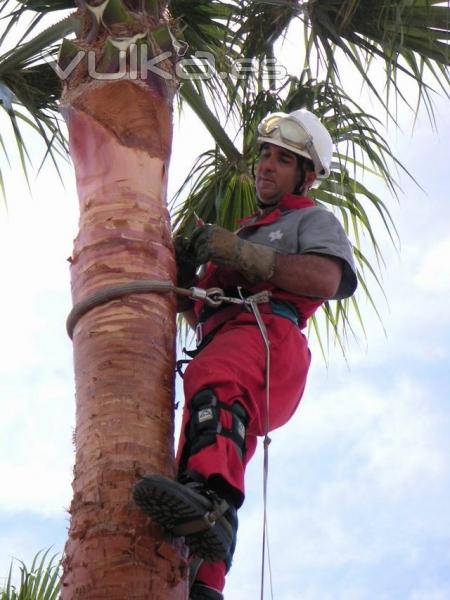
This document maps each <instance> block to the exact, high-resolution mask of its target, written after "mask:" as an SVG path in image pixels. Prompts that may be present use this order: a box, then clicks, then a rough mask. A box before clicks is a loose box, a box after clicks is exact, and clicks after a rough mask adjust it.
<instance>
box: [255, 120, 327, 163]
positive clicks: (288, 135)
mask: <svg viewBox="0 0 450 600" xmlns="http://www.w3.org/2000/svg"><path fill="white" fill-rule="evenodd" d="M258 133H259V135H260V136H262V137H266V138H267V137H269V138H272V139H274V140H278V141H280V142H282V143H284V144H287V145H288V146H292V148H293V152H295V149H297V150H298V151H300V152H302V153H303V152H305V153H306V154H307V156H309V158H310V159H311V160H312V161H313V163H314V167H315V168H316V169H317V170H318V172H319V173H321V172H323V171H324V167H323V164H322V161H321V160H320V158H319V155H318V154H317V152H316V149H315V147H314V142H313V137H312V135H311V134H310V133H308V131H307V130H306V129H305V128H304V127H303V126H302V125H301V124H300V123H299V122H298V121H297V120H296V119H293V118H291V117H289V115H286V113H272V114H271V115H268V116H267V117H266V118H265V119H263V120H262V121H261V123H260V124H259V125H258Z"/></svg>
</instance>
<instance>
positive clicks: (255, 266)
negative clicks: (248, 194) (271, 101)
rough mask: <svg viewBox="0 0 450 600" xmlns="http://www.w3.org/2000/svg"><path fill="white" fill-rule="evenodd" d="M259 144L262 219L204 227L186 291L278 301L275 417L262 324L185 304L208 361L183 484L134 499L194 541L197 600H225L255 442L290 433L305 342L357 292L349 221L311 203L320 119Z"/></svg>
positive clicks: (188, 380) (307, 115) (190, 412)
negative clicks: (317, 315)
mask: <svg viewBox="0 0 450 600" xmlns="http://www.w3.org/2000/svg"><path fill="white" fill-rule="evenodd" d="M258 134H259V137H258V144H259V146H260V154H259V162H258V167H257V172H256V192H257V198H258V206H259V211H258V213H257V214H256V215H254V216H252V217H249V218H248V219H245V220H244V221H243V222H242V227H241V228H240V229H239V231H238V232H237V233H236V234H235V233H231V232H229V231H228V230H226V229H224V228H222V227H219V226H216V225H203V224H201V225H199V226H198V227H197V228H196V229H195V230H194V232H193V234H192V235H191V236H190V237H189V238H177V239H176V240H175V247H176V250H177V265H178V283H179V284H180V285H183V286H186V285H187V286H192V285H197V286H199V287H200V288H204V289H208V288H214V287H219V288H222V289H224V290H225V295H226V296H229V297H235V298H247V299H249V298H252V297H253V298H257V297H259V298H261V295H260V294H261V292H262V291H267V292H269V293H270V296H269V297H267V298H265V299H264V301H263V302H261V303H260V304H259V305H258V310H259V312H260V313H261V314H262V318H263V320H264V325H265V328H266V331H267V336H268V340H269V343H270V360H271V372H272V373H273V375H272V377H270V380H269V390H270V405H269V406H267V397H266V377H267V376H268V373H267V372H266V359H265V349H264V339H263V336H262V335H261V331H260V328H259V326H258V322H257V319H256V315H254V314H252V312H251V311H250V312H249V311H248V310H245V307H246V304H244V303H242V304H228V305H226V304H221V305H220V306H219V307H211V306H209V305H208V303H207V302H205V303H203V304H195V305H193V304H192V301H191V300H189V301H188V303H186V300H183V301H182V302H180V304H179V310H182V311H185V315H186V318H187V319H188V321H189V322H190V323H191V324H192V325H193V326H194V325H195V326H196V329H197V333H198V336H197V338H198V339H197V342H198V349H197V354H196V356H195V358H194V359H193V361H192V362H191V363H190V365H189V367H188V369H187V370H186V373H185V377H184V391H185V398H186V406H185V411H184V418H183V424H182V433H181V439H180V444H179V449H178V465H179V471H178V481H173V480H171V479H169V478H167V477H164V476H162V475H158V474H155V475H148V476H146V477H144V478H143V479H142V480H141V481H140V482H139V483H138V484H137V486H136V487H135V490H134V498H135V501H136V502H137V504H138V505H139V506H140V507H141V508H142V509H143V510H144V511H145V512H146V513H147V514H148V515H150V516H151V517H152V518H153V519H154V520H156V521H157V522H158V523H159V524H160V525H162V526H163V527H164V528H165V529H166V530H167V531H169V532H170V533H171V534H173V535H175V536H185V539H186V543H187V545H188V546H189V548H190V551H191V553H192V555H194V556H196V557H199V558H201V559H203V560H204V562H203V564H202V565H201V566H200V568H199V570H198V573H197V575H196V579H195V582H194V583H193V586H192V589H191V595H190V598H191V599H192V600H208V599H210V600H221V599H222V598H223V595H222V593H221V592H222V590H223V588H224V584H225V574H226V572H227V571H228V569H229V568H230V565H231V560H232V556H233V552H234V548H235V544H236V531H237V517H236V511H237V509H239V508H240V506H241V505H242V503H243V501H244V472H245V466H246V465H247V463H248V461H249V460H250V459H251V457H252V455H253V453H254V452H255V449H256V441H257V437H258V436H262V435H264V434H265V433H267V429H269V430H272V429H275V428H277V427H280V426H281V425H283V424H285V423H286V422H287V421H288V420H289V418H290V417H291V416H292V414H293V413H294V411H295V409H296V408H297V405H298V403H299V401H300V399H301V396H302V394H303V390H304V387H305V383H306V377H307V373H308V368H309V364H310V351H309V349H308V345H307V341H306V338H305V336H304V335H303V334H302V333H301V330H302V329H303V328H304V327H305V325H306V322H307V319H308V318H309V317H310V316H311V315H312V314H313V313H314V312H315V311H316V310H317V308H318V307H319V306H320V305H321V304H322V303H323V302H324V300H326V299H343V298H347V297H349V296H351V295H352V294H353V292H354V291H355V289H356V285H357V279H356V274H355V267H354V263H353V256H352V251H351V246H350V243H349V241H348V239H347V236H346V235H345V232H344V230H343V229H342V227H341V225H340V223H339V221H338V220H337V219H336V218H335V217H334V215H332V214H331V213H330V212H328V211H327V210H325V209H323V208H321V207H319V206H317V204H316V203H315V202H314V201H313V200H312V199H311V198H309V197H307V193H308V190H309V189H310V187H311V186H312V185H313V184H314V183H315V181H316V179H317V178H325V177H327V176H328V174H329V172H330V162H331V156H332V140H331V137H330V135H329V133H328V131H327V130H326V128H325V127H324V126H323V125H322V123H321V122H320V121H319V119H318V118H317V117H316V116H315V115H314V114H312V113H311V112H309V111H307V110H296V111H294V112H292V113H290V114H284V113H273V114H269V115H268V116H267V117H266V118H265V119H264V120H263V121H262V122H261V123H260V124H259V127H258ZM205 264H206V268H202V272H201V275H200V277H199V278H197V275H196V271H197V267H198V266H199V265H205ZM258 294H259V296H258ZM255 295H256V296H255Z"/></svg>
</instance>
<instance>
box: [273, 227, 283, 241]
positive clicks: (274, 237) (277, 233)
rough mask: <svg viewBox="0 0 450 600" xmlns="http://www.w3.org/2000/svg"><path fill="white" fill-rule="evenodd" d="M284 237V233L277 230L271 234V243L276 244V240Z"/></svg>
mask: <svg viewBox="0 0 450 600" xmlns="http://www.w3.org/2000/svg"><path fill="white" fill-rule="evenodd" d="M283 236H284V233H282V231H281V229H277V231H271V232H270V233H269V240H270V241H271V242H275V240H281V238H282V237H283Z"/></svg>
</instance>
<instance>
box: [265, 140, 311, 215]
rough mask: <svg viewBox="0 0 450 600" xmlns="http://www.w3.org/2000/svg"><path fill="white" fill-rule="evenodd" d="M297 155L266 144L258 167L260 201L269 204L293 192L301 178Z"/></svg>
mask: <svg viewBox="0 0 450 600" xmlns="http://www.w3.org/2000/svg"><path fill="white" fill-rule="evenodd" d="M301 176H302V175H301V172H300V168H299V166H298V161H297V156H296V155H295V154H294V153H293V152H290V151H289V150H286V149H285V148H280V146H275V145H273V144H267V143H266V144H264V145H263V146H262V148H261V153H260V155H259V161H258V166H257V169H256V193H257V194H258V198H259V200H260V203H262V204H266V205H267V206H269V205H272V204H276V203H277V202H279V201H280V200H281V198H282V196H283V195H284V194H291V193H292V192H293V191H294V190H295V188H296V187H297V184H298V183H299V181H300V180H301Z"/></svg>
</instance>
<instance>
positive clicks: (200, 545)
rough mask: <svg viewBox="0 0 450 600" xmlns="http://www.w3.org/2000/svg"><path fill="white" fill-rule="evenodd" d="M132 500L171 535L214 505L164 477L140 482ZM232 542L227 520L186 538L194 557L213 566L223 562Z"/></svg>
mask: <svg viewBox="0 0 450 600" xmlns="http://www.w3.org/2000/svg"><path fill="white" fill-rule="evenodd" d="M133 497H134V501H135V502H136V504H137V505H138V506H139V508H140V509H141V510H142V511H143V512H144V513H145V514H146V515H148V516H150V517H151V518H152V519H153V520H154V521H156V522H157V523H158V524H159V525H161V527H162V528H163V529H165V530H166V531H168V532H169V533H172V531H173V529H174V528H175V527H177V526H179V525H181V524H184V523H188V522H189V521H192V520H194V519H198V518H201V517H202V516H203V515H204V514H205V513H207V512H209V511H210V510H211V502H209V501H208V500H207V499H206V498H204V497H203V496H201V495H200V494H197V493H196V492H193V491H192V490H190V489H189V488H188V487H186V486H183V485H181V484H179V483H177V482H175V481H172V480H171V479H167V478H166V477H163V476H162V475H152V476H151V477H144V478H143V479H141V481H139V483H137V485H136V486H135V488H134V491H133ZM231 540H232V529H231V525H230V524H229V522H228V521H227V520H226V518H225V517H220V518H219V519H218V520H217V521H216V523H215V525H214V526H213V527H211V528H210V529H207V530H205V531H201V532H199V533H194V534H191V535H187V536H186V537H185V541H186V544H187V545H188V546H189V549H190V551H191V553H192V554H195V555H196V556H198V557H200V558H203V559H204V560H208V561H211V562H218V561H221V560H224V558H225V557H226V555H227V553H228V551H229V549H230V545H231Z"/></svg>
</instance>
